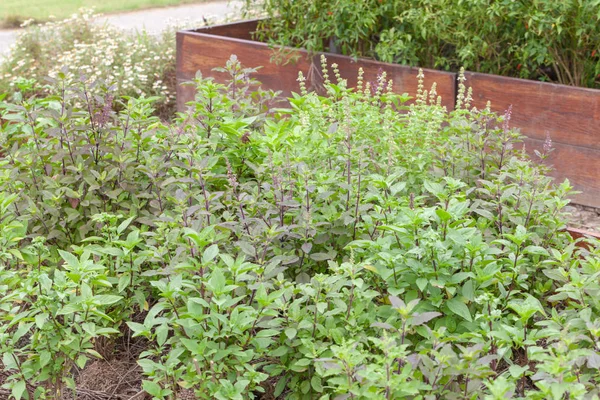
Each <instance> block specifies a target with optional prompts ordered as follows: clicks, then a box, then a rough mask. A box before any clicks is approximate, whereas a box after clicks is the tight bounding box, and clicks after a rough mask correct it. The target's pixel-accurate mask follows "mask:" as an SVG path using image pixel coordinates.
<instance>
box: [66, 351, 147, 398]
mask: <svg viewBox="0 0 600 400" xmlns="http://www.w3.org/2000/svg"><path fill="white" fill-rule="evenodd" d="M76 383H77V393H73V392H68V393H65V394H64V395H63V396H62V399H61V400H71V399H76V400H105V399H107V400H108V399H115V400H120V399H124V400H125V399H126V400H145V399H146V393H145V392H144V391H143V390H142V370H141V368H140V367H139V366H138V365H137V364H136V363H135V361H133V360H128V361H121V360H118V359H115V360H112V361H104V360H96V361H92V362H91V363H89V364H88V365H87V366H86V367H85V368H84V369H83V370H82V371H79V372H78V376H77V378H76Z"/></svg>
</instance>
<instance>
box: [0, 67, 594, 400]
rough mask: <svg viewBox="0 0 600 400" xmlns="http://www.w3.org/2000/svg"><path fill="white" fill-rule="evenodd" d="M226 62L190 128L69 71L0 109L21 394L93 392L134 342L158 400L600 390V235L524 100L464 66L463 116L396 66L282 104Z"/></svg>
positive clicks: (5, 231) (2, 337)
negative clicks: (83, 387) (481, 81)
mask: <svg viewBox="0 0 600 400" xmlns="http://www.w3.org/2000/svg"><path fill="white" fill-rule="evenodd" d="M324 62H325V61H324ZM323 68H324V69H325V68H327V66H326V64H325V63H324V66H323ZM222 71H223V72H225V73H229V74H230V76H231V78H232V79H233V81H234V83H231V84H229V85H221V84H217V83H215V82H214V81H212V80H210V79H203V78H202V77H201V76H199V77H198V79H197V80H196V83H195V84H196V85H197V88H198V92H197V95H196V99H195V101H194V102H192V103H190V109H189V110H188V111H187V112H186V113H182V114H180V115H179V118H178V120H177V121H175V122H174V123H173V124H171V125H166V124H164V123H162V122H161V121H160V120H158V119H157V118H156V117H152V107H151V102H152V100H149V99H141V100H135V99H133V98H130V99H127V101H126V102H125V103H124V104H123V106H122V111H120V112H118V113H116V112H115V111H113V109H112V107H107V102H108V101H109V99H113V98H117V97H116V96H117V94H116V93H113V92H110V89H111V88H105V90H108V92H106V93H105V94H104V95H103V96H100V97H93V96H89V95H88V94H87V93H88V88H87V85H86V83H85V80H83V81H81V82H79V84H77V85H74V86H71V87H69V89H68V90H66V89H65V90H63V89H62V88H63V87H64V86H63V84H62V82H61V80H60V77H59V81H58V82H57V86H58V90H57V91H56V92H55V93H56V94H54V95H53V96H49V97H47V98H44V99H35V98H32V99H30V100H23V101H20V102H19V103H18V104H6V103H5V104H4V105H2V108H0V110H3V111H1V113H0V115H1V116H2V118H3V120H5V121H6V122H5V123H4V125H3V126H2V131H1V132H0V133H1V137H0V140H1V143H2V146H1V149H0V151H2V152H3V153H4V154H5V158H4V159H3V160H2V162H1V163H0V193H1V195H0V199H1V202H0V212H1V215H0V229H1V230H2V239H1V241H0V243H1V246H2V247H1V248H0V254H1V257H2V264H1V266H0V293H1V294H2V299H1V300H0V321H1V324H0V348H1V351H2V353H3V364H4V368H5V369H6V370H7V371H9V373H10V374H11V375H10V377H9V378H8V379H7V380H6V383H5V384H4V386H5V387H6V388H9V389H11V390H12V393H13V396H15V397H16V398H22V397H24V396H25V395H26V393H27V392H28V391H29V392H31V393H30V394H32V395H33V394H35V396H36V397H38V398H42V397H44V396H45V397H46V398H53V397H58V395H59V394H63V393H65V392H66V391H67V388H72V389H73V390H75V388H74V382H73V379H72V376H73V373H74V371H75V370H77V369H79V368H84V367H85V365H86V361H87V360H88V358H90V357H100V356H101V357H104V358H111V357H113V356H114V354H111V353H110V352H107V351H106V347H105V346H102V344H103V343H105V341H106V340H113V341H116V340H117V337H118V336H119V335H122V336H125V337H127V338H130V339H131V340H134V338H143V342H142V343H144V346H145V349H144V351H143V352H142V353H141V354H140V355H139V359H138V363H139V365H140V366H141V367H142V368H143V370H144V373H145V375H146V380H145V381H144V382H143V388H144V390H145V391H146V392H147V393H149V394H150V395H151V396H152V397H153V398H158V399H160V398H176V397H177V396H178V395H179V393H180V392H181V390H183V389H191V390H193V391H194V392H195V394H196V397H198V398H206V399H213V398H216V399H246V398H261V397H263V398H268V396H273V397H275V398H279V397H280V398H288V399H309V398H320V399H332V398H357V399H358V398H369V399H401V398H423V399H434V398H457V399H458V398H486V399H500V398H505V397H507V396H508V397H510V396H516V397H523V398H528V399H548V398H552V399H563V398H597V396H598V379H599V377H600V375H599V371H598V368H600V363H599V362H598V359H599V354H598V350H599V349H598V348H597V342H598V336H599V335H600V330H599V329H598V326H599V324H600V322H599V321H600V303H599V301H598V296H597V294H598V290H599V289H600V288H599V284H598V281H597V276H598V265H600V264H599V263H598V260H599V258H598V255H599V254H598V250H594V251H592V252H589V251H586V250H582V249H579V248H577V247H576V246H575V243H574V242H573V241H572V239H570V237H569V236H568V234H567V233H565V232H564V231H563V228H564V222H565V216H564V214H563V213H562V212H561V209H562V207H563V206H564V205H565V204H567V203H568V201H567V200H566V197H565V196H566V195H567V193H568V192H569V189H570V188H569V185H568V182H566V183H564V184H562V185H560V186H555V185H553V184H552V183H551V180H550V179H549V178H547V177H546V176H545V175H544V171H545V167H543V166H539V165H537V164H535V163H532V162H531V161H530V160H528V159H527V156H526V155H525V153H524V152H522V151H521V150H520V149H519V148H518V142H519V135H518V134H517V133H515V132H513V131H511V130H510V129H509V127H508V124H509V119H510V113H509V112H508V113H507V114H506V115H504V116H501V117H499V116H497V115H494V114H492V113H491V112H490V111H489V110H474V109H471V106H470V104H469V103H470V101H471V99H470V97H471V93H470V91H469V90H467V89H466V88H465V87H464V85H463V84H462V81H461V82H460V83H461V85H460V93H461V94H460V96H459V99H460V102H459V106H458V108H457V109H456V110H454V111H451V112H448V111H447V110H445V109H444V108H443V107H441V106H440V105H439V100H438V98H437V95H436V93H435V86H433V87H432V89H431V90H429V91H427V90H425V89H424V84H423V82H422V81H421V83H420V88H419V92H418V94H417V97H416V102H415V103H414V104H413V105H407V102H406V101H407V100H408V96H407V95H397V94H393V93H391V92H390V91H389V90H388V88H389V87H391V84H390V82H388V81H387V79H386V76H385V74H381V75H380V77H379V78H378V80H377V82H376V83H374V84H367V83H364V82H362V81H361V79H360V78H359V83H358V88H357V90H350V89H348V88H347V87H346V85H345V82H344V81H341V80H339V79H336V80H335V82H326V83H325V86H326V94H325V95H324V96H318V95H317V94H315V93H306V89H305V85H304V78H303V77H302V76H300V77H299V81H300V94H296V95H294V96H293V97H292V98H291V99H290V100H289V104H290V106H289V108H286V109H281V108H278V109H274V108H272V104H274V103H273V100H274V96H273V95H274V94H273V93H269V92H263V91H260V90H259V89H257V88H256V85H255V82H253V81H252V79H251V78H250V76H251V73H252V72H253V71H252V70H249V69H244V68H242V67H241V66H240V65H239V63H238V62H237V61H236V59H235V58H232V59H231V60H230V62H229V63H228V65H227V66H226V67H225V68H224V69H223V70H222ZM335 71H336V67H335V66H333V74H332V75H333V76H335V75H337V74H336V72H335ZM324 72H328V71H327V70H325V71H324ZM324 75H327V74H325V73H324ZM420 79H423V77H422V76H420ZM72 98H77V99H80V100H81V101H80V103H81V104H78V102H77V101H72ZM110 101H113V100H110ZM548 151H550V148H549V146H548V147H546V148H545V149H543V150H541V152H540V153H539V155H540V157H541V158H542V159H543V158H544V157H545V155H546V154H547V152H548ZM101 337H106V338H102V339H101ZM34 392H35V393H34Z"/></svg>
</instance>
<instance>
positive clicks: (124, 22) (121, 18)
mask: <svg viewBox="0 0 600 400" xmlns="http://www.w3.org/2000/svg"><path fill="white" fill-rule="evenodd" d="M0 1H1V0H0ZM240 5H241V2H240V1H211V2H206V3H200V4H188V5H184V6H178V7H166V8H156V9H149V10H141V11H133V12H128V13H123V14H111V15H106V16H102V17H99V18H98V22H99V23H103V22H108V23H109V24H111V25H114V26H117V27H120V28H123V29H127V30H141V29H144V28H145V29H146V30H148V31H149V32H150V33H153V32H160V31H162V30H163V29H164V28H165V27H166V26H167V25H168V24H169V23H170V22H173V21H174V20H177V21H184V20H188V21H200V20H202V18H203V17H204V18H209V19H210V18H211V17H216V18H224V17H226V16H228V15H229V14H231V13H234V12H235V11H236V9H239V6H240ZM18 32H19V30H18V29H15V30H0V56H2V55H5V54H7V53H8V49H9V48H10V45H11V44H13V43H14V41H15V40H16V37H17V34H18Z"/></svg>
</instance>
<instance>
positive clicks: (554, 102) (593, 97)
mask: <svg viewBox="0 0 600 400" xmlns="http://www.w3.org/2000/svg"><path fill="white" fill-rule="evenodd" d="M257 24H258V21H256V20H253V21H246V22H239V23H232V24H226V25H218V26H212V27H206V28H202V29H197V30H185V31H180V32H178V33H177V82H178V85H177V108H178V110H180V111H182V110H183V109H184V108H185V104H186V103H187V102H189V101H191V100H193V98H194V89H193V87H191V86H188V85H185V86H182V85H180V83H184V82H188V81H190V80H191V79H193V78H194V77H195V75H196V72H197V71H201V72H202V74H203V75H204V76H210V77H213V78H215V80H217V81H221V82H224V81H225V80H226V79H227V77H226V76H225V74H223V73H219V72H214V71H213V68H215V67H222V66H224V65H225V63H226V61H227V60H228V59H229V57H230V56H231V55H232V54H235V55H236V56H237V57H238V59H239V60H240V62H241V63H242V64H243V65H244V66H245V67H252V68H254V67H261V68H260V69H259V70H258V73H257V74H255V75H254V77H255V78H256V79H257V80H259V81H260V82H262V86H263V88H265V89H272V90H280V91H282V95H283V96H289V95H290V94H291V92H294V91H295V92H297V91H299V89H298V82H297V77H298V71H302V72H303V73H304V75H305V76H309V77H310V79H309V81H308V82H307V83H308V86H312V87H313V88H315V87H316V88H318V87H319V86H320V84H321V83H322V77H321V76H320V73H319V72H318V70H320V67H319V65H320V61H319V57H320V53H319V54H317V55H310V54H309V53H308V52H307V51H305V50H302V49H290V51H289V53H286V57H287V60H286V62H283V63H282V62H281V61H279V62H277V63H275V62H272V56H273V54H274V52H273V49H272V48H271V47H270V46H269V45H268V44H266V43H262V42H258V41H255V40H253V39H252V34H253V32H254V31H255V30H256V27H257ZM324 54H325V55H326V57H327V59H328V62H329V63H330V64H331V63H337V64H338V65H339V69H340V74H341V75H342V77H343V78H345V79H348V82H349V84H350V85H351V86H352V85H354V84H355V82H356V76H357V73H358V68H359V67H362V68H363V69H364V71H365V75H364V79H365V81H375V80H376V77H377V75H378V73H379V72H380V71H382V70H383V71H386V73H387V76H388V78H391V79H393V81H394V91H395V92H397V93H404V92H406V93H409V94H411V95H414V94H415V93H416V91H417V73H418V69H417V68H413V67H407V66H403V65H398V64H388V63H381V62H377V61H373V60H367V59H357V60H355V59H353V58H350V57H346V56H341V55H338V54H331V53H324ZM311 67H312V69H313V71H312V73H310V71H311ZM315 71H317V72H315ZM466 77H467V85H468V86H471V87H472V88H473V93H474V105H475V106H476V107H478V108H483V107H485V103H486V102H487V101H488V100H489V101H491V102H492V108H493V109H494V111H497V112H500V113H503V112H504V111H505V110H506V109H507V108H508V106H510V105H512V109H513V113H512V120H511V125H512V126H513V127H517V128H520V129H521V132H522V133H523V134H524V135H526V136H527V139H526V143H525V144H526V147H527V148H528V149H529V150H530V151H531V150H534V149H539V150H541V148H542V146H543V143H544V141H545V140H546V137H547V136H548V135H549V137H550V138H551V139H552V143H553V147H554V149H555V150H554V151H553V152H552V153H551V155H550V157H549V158H548V159H547V161H546V162H547V163H550V164H551V165H552V167H553V168H554V171H553V176H554V177H555V178H557V179H559V180H563V179H565V178H568V179H569V180H570V182H571V184H572V185H573V186H574V187H575V190H577V191H579V192H581V193H580V194H577V195H575V196H574V198H573V200H574V202H575V203H578V204H582V205H586V206H592V207H600V90H594V89H584V88H576V87H570V86H565V85H556V84H551V83H544V82H536V81H528V80H523V79H515V78H507V77H502V76H496V75H488V74H479V73H472V72H468V73H467V74H466ZM433 82H436V83H437V92H438V94H439V95H441V96H442V99H443V104H444V105H445V106H446V107H448V109H453V108H454V105H455V100H456V86H457V85H456V74H454V73H449V72H442V71H436V70H425V87H426V88H429V87H430V86H431V84H432V83H433ZM570 231H571V232H572V234H573V236H575V237H581V236H583V235H585V234H589V235H594V234H592V233H589V232H585V231H581V230H576V229H573V230H570Z"/></svg>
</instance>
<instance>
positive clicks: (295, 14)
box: [246, 0, 600, 87]
mask: <svg viewBox="0 0 600 400" xmlns="http://www.w3.org/2000/svg"><path fill="white" fill-rule="evenodd" d="M246 8H247V9H259V10H261V11H263V12H264V13H265V14H266V15H267V16H268V17H270V18H269V19H268V20H266V21H265V22H263V23H262V29H261V30H259V32H261V34H260V37H261V38H262V39H263V40H268V41H270V42H271V43H276V44H280V45H286V46H293V47H294V46H299V47H304V48H307V49H308V50H310V51H323V50H328V51H332V52H341V53H343V54H347V55H353V56H366V57H373V58H377V59H379V60H381V61H385V62H395V63H402V64H409V65H417V66H421V67H429V68H441V69H446V70H453V71H458V70H459V68H460V67H465V68H467V69H471V70H474V71H477V72H485V73H493V74H499V75H508V76H516V77H521V78H528V79H542V80H550V81H554V82H558V83H563V84H567V85H576V86H586V87H599V85H600V79H599V74H600V54H599V53H598V52H599V51H600V34H599V32H598V29H597V26H598V23H599V20H600V13H598V9H599V8H598V1H597V0H567V1H562V0H546V1H493V0H388V1H379V0H369V1H352V0H346V1H319V2H314V1H310V0H306V1H289V0H264V1H263V0H261V1H253V0H246Z"/></svg>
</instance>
